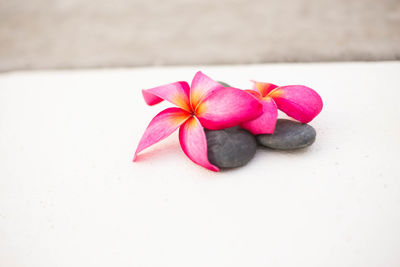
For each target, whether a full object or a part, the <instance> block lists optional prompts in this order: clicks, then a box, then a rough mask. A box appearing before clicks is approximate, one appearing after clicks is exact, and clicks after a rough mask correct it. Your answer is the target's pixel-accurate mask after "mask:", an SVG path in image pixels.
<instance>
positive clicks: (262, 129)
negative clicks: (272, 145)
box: [241, 97, 278, 134]
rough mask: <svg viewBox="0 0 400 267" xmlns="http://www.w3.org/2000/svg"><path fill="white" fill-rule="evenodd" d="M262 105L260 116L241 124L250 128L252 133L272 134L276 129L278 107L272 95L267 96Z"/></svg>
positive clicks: (245, 127) (247, 128)
mask: <svg viewBox="0 0 400 267" xmlns="http://www.w3.org/2000/svg"><path fill="white" fill-rule="evenodd" d="M262 105H263V113H262V114H261V115H260V116H259V117H257V118H256V119H254V120H252V121H247V122H244V123H242V124H241V126H242V127H243V128H244V129H246V130H249V131H250V132H251V133H252V134H272V133H273V132H274V130H275V124H276V120H277V118H278V108H277V107H276V105H275V102H274V100H272V98H270V97H268V98H265V99H264V101H262Z"/></svg>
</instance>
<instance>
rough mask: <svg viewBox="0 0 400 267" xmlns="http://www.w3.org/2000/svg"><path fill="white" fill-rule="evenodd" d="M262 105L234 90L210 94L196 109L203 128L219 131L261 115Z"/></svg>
mask: <svg viewBox="0 0 400 267" xmlns="http://www.w3.org/2000/svg"><path fill="white" fill-rule="evenodd" d="M262 108H263V107H262V104H261V103H260V102H259V101H258V100H257V99H256V98H255V97H254V96H252V95H250V94H248V93H246V92H245V91H242V90H239V89H235V88H222V89H218V90H215V91H213V92H212V93H210V94H209V95H208V96H207V97H206V98H205V99H204V101H202V102H201V103H200V104H199V106H198V108H197V109H196V116H197V118H198V119H199V121H200V122H201V125H203V127H205V128H207V129H210V130H219V129H224V128H228V127H232V126H236V125H239V124H240V123H242V122H245V121H249V120H253V119H255V118H257V117H258V116H260V115H261V113H262Z"/></svg>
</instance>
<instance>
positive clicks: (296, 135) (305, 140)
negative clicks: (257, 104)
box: [256, 119, 317, 150]
mask: <svg viewBox="0 0 400 267" xmlns="http://www.w3.org/2000/svg"><path fill="white" fill-rule="evenodd" d="M316 135H317V133H316V132H315V130H314V128H313V127H312V126H310V125H308V124H301V123H299V122H296V121H291V120H286V119H278V121H277V122H276V127H275V131H274V133H273V134H260V135H258V136H257V137H256V138H257V141H258V143H259V144H260V145H263V146H266V147H269V148H273V149H282V150H291V149H298V148H303V147H307V146H309V145H311V144H312V143H314V141H315V137H316Z"/></svg>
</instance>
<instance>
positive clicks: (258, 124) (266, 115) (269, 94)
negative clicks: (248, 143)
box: [241, 82, 323, 134]
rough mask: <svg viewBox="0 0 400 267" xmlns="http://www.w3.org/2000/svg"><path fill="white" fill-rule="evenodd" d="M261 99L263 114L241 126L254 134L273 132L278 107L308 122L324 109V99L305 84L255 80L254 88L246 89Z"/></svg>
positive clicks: (303, 121)
mask: <svg viewBox="0 0 400 267" xmlns="http://www.w3.org/2000/svg"><path fill="white" fill-rule="evenodd" d="M245 91H246V92H248V93H250V94H251V95H253V96H255V97H256V98H257V99H259V101H260V103H262V105H263V114H262V115H261V116H259V117H258V118H256V119H254V120H251V121H247V122H244V123H242V124H241V126H242V127H243V128H245V129H247V130H249V131H250V132H252V133H253V134H272V133H273V132H274V130H275V124H276V120H277V117H278V109H280V110H282V111H283V112H285V113H286V114H287V115H288V116H290V117H292V118H294V119H296V120H298V121H300V122H301V123H308V122H310V121H311V120H313V119H314V118H315V116H317V115H318V114H319V113H320V112H321V110H322V106H323V104H322V99H321V97H320V96H319V95H318V93H317V92H315V91H314V90H313V89H311V88H308V87H306V86H303V85H288V86H277V85H274V84H271V83H263V82H254V86H253V90H245Z"/></svg>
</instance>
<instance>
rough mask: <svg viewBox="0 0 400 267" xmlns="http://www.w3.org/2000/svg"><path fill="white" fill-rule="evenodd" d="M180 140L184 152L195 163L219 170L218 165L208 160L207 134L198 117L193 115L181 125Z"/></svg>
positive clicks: (212, 169)
mask: <svg viewBox="0 0 400 267" xmlns="http://www.w3.org/2000/svg"><path fill="white" fill-rule="evenodd" d="M179 141H180V143H181V147H182V150H183V152H185V154H186V156H188V157H189V158H190V159H191V160H192V161H193V162H194V163H196V164H199V165H200V166H203V167H204V168H207V169H209V170H211V171H215V172H217V171H219V169H218V167H216V166H214V165H212V164H211V163H210V162H209V161H208V157H207V139H206V134H205V133H204V129H203V127H202V126H201V124H200V122H199V121H198V120H197V118H196V117H191V118H190V119H188V120H187V121H186V122H185V123H184V124H183V125H182V126H181V128H180V129H179Z"/></svg>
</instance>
